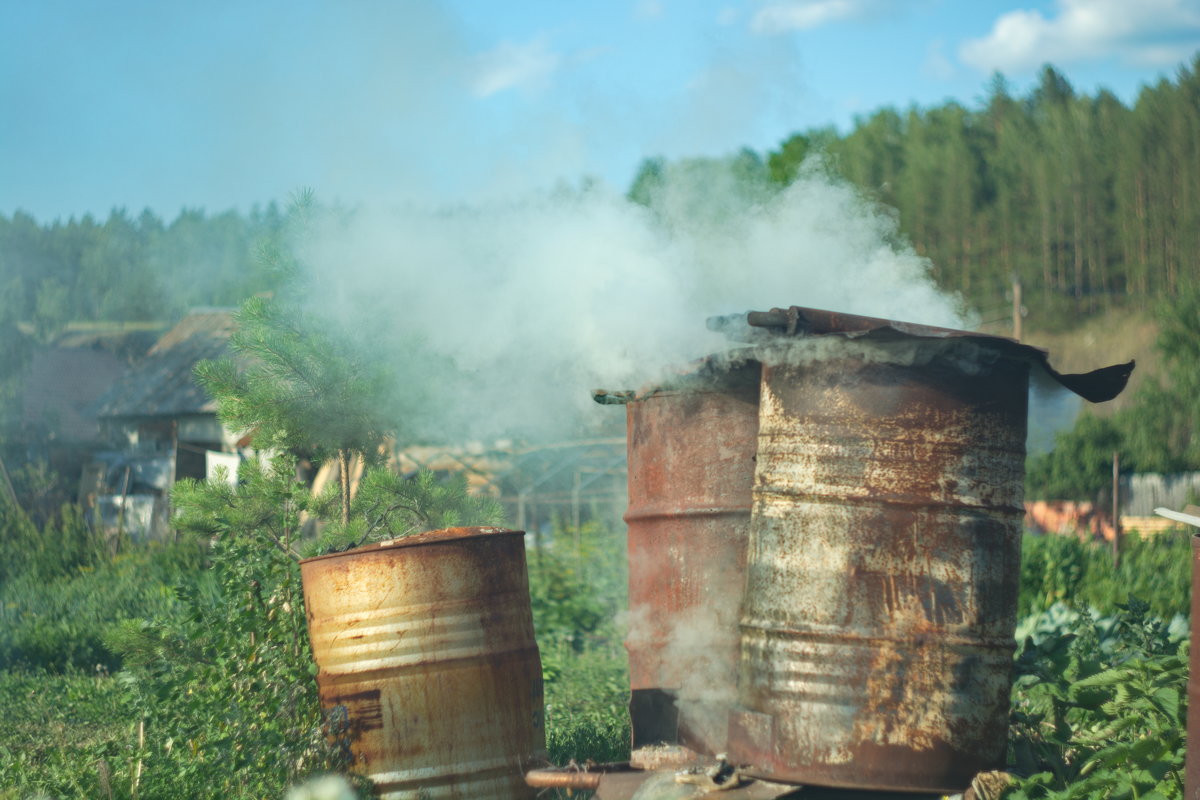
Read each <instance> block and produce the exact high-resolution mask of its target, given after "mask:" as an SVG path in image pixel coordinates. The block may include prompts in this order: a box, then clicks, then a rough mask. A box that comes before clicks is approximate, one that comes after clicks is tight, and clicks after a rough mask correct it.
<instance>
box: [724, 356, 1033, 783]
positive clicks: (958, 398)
mask: <svg viewBox="0 0 1200 800" xmlns="http://www.w3.org/2000/svg"><path fill="white" fill-rule="evenodd" d="M764 361H766V362H768V363H766V364H765V365H764V367H763V385H762V402H761V409H760V418H759V423H760V427H759V438H758V441H759V445H758V464H757V473H756V477H755V487H754V510H753V520H752V523H751V532H750V550H749V556H748V565H747V583H746V596H745V599H744V608H743V615H742V621H741V656H740V662H739V666H738V671H739V697H738V708H736V709H735V710H734V711H733V712H732V713H731V715H730V732H729V737H730V741H729V752H730V758H731V760H733V761H736V762H740V763H749V764H753V765H754V770H753V772H754V773H755V774H758V775H759V776H761V777H766V778H771V779H775V780H779V781H783V782H792V783H802V784H814V785H823V786H832V787H845V788H858V789H874V790H895V791H913V792H917V791H928V792H951V791H961V790H963V789H964V788H965V787H966V786H967V785H968V784H969V783H970V781H971V778H972V777H973V776H974V775H975V774H976V773H978V772H980V771H982V770H987V769H996V768H1000V767H1002V766H1003V763H1004V755H1005V734H1006V730H1007V722H1008V711H1009V691H1010V685H1011V669H1012V654H1013V649H1014V642H1013V630H1014V627H1015V622H1016V605H1017V586H1018V578H1019V563H1020V533H1021V527H1020V526H1021V508H1022V499H1023V497H1022V495H1023V478H1024V458H1025V431H1026V406H1027V389H1028V380H1029V377H1028V376H1029V371H1028V364H1027V362H1025V361H1021V360H1017V359H1011V358H1006V357H1003V356H1001V355H1000V354H998V353H997V352H994V351H991V350H989V348H988V347H986V346H983V345H978V344H974V343H970V342H967V341H964V340H961V339H959V340H955V339H945V340H929V339H912V338H907V337H901V338H900V340H899V341H894V342H874V343H868V342H865V341H855V340H848V339H845V338H842V337H840V336H829V337H814V338H813V339H810V340H806V341H802V342H798V343H797V344H795V345H794V346H792V347H791V348H787V349H783V350H781V351H780V352H779V353H778V354H777V355H776V356H775V357H764Z"/></svg>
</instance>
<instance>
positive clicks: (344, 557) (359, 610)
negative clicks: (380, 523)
mask: <svg viewBox="0 0 1200 800" xmlns="http://www.w3.org/2000/svg"><path fill="white" fill-rule="evenodd" d="M300 568H301V572H302V577H303V583H304V601H305V604H306V608H307V614H308V629H309V634H310V637H311V640H312V649H313V658H314V660H315V661H316V663H317V667H318V673H317V684H318V686H319V688H320V695H321V704H322V706H323V707H324V708H325V709H326V711H327V713H329V714H330V715H331V716H332V717H333V718H335V719H336V718H341V719H343V720H344V721H345V723H346V724H347V725H348V729H349V735H350V748H351V751H352V753H353V754H354V756H355V759H356V762H357V769H359V770H360V771H361V772H363V773H364V774H365V775H366V776H367V777H369V778H370V779H371V780H372V781H373V782H374V783H375V786H376V790H377V791H378V793H379V796H380V797H381V798H404V799H405V800H416V799H417V798H421V800H426V799H427V798H428V799H429V800H441V799H442V798H445V799H446V800H466V799H467V798H472V799H474V798H496V800H516V798H522V799H525V798H531V797H532V796H533V794H534V790H532V789H530V788H529V787H528V786H527V785H526V783H525V780H524V774H525V772H526V771H527V770H529V769H531V768H533V767H535V766H543V765H545V764H546V760H545V756H546V753H545V729H544V713H543V712H544V705H543V696H542V669H541V660H540V658H539V656H538V649H537V644H536V642H535V641H534V638H533V618H532V615H531V611H530V598H529V578H528V574H527V571H526V563H525V543H524V538H523V534H522V532H520V531H510V530H504V529H500V528H450V529H446V530H441V531H431V532H428V533H423V534H418V535H415V536H410V537H408V538H404V539H397V540H394V541H391V542H384V543H381V544H374V545H368V546H366V547H360V548H357V549H355V550H349V551H346V552H343V553H333V554H330V555H325V556H319V557H316V558H310V559H307V560H305V561H303V562H301V565H300Z"/></svg>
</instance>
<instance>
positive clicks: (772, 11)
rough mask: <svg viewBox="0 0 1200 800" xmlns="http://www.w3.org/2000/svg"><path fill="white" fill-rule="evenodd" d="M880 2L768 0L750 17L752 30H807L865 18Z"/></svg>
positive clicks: (765, 31)
mask: <svg viewBox="0 0 1200 800" xmlns="http://www.w3.org/2000/svg"><path fill="white" fill-rule="evenodd" d="M880 5H881V2H880V0H768V2H766V3H763V5H762V7H761V8H759V9H758V10H757V11H756V12H754V16H752V17H751V18H750V30H752V31H754V32H755V33H766V34H774V33H787V32H789V31H806V30H811V29H813V28H819V27H821V26H822V25H827V24H829V23H831V22H841V21H843V20H849V19H859V18H862V17H865V16H867V15H869V14H870V13H872V12H873V11H875V10H877V9H878V8H879V7H880Z"/></svg>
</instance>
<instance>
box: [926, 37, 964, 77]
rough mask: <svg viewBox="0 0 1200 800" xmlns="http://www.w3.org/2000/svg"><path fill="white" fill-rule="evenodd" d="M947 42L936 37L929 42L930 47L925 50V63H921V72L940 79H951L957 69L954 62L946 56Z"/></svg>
mask: <svg viewBox="0 0 1200 800" xmlns="http://www.w3.org/2000/svg"><path fill="white" fill-rule="evenodd" d="M945 51H946V42H945V41H944V40H942V39H934V40H933V41H932V42H930V43H929V48H928V49H927V50H926V51H925V63H923V64H922V65H921V72H922V73H923V74H925V75H928V76H929V77H931V78H934V79H936V80H939V81H948V80H951V79H952V78H953V77H954V75H955V72H956V70H955V69H954V64H952V63H951V62H950V59H949V58H947V57H946V52H945Z"/></svg>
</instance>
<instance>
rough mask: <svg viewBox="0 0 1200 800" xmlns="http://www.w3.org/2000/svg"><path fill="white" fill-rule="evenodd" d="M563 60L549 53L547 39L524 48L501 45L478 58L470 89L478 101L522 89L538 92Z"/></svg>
mask: <svg viewBox="0 0 1200 800" xmlns="http://www.w3.org/2000/svg"><path fill="white" fill-rule="evenodd" d="M562 63H563V59H562V56H560V55H559V54H558V53H555V52H554V51H552V50H551V49H550V46H549V43H548V42H547V40H546V37H544V36H539V37H538V38H536V39H533V40H532V41H529V42H525V43H523V44H521V43H516V42H501V43H500V44H499V45H497V46H496V47H494V48H493V49H491V50H489V51H487V52H486V53H481V54H480V55H478V56H476V58H475V70H474V76H473V80H472V81H471V88H472V90H473V91H474V92H475V95H476V96H477V97H489V96H490V95H493V94H496V93H497V92H503V91H505V90H507V89H515V88H519V87H533V88H536V87H538V86H541V85H545V84H546V83H548V82H549V80H550V76H552V75H553V74H554V73H555V72H557V71H558V69H559V67H561V66H562Z"/></svg>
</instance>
